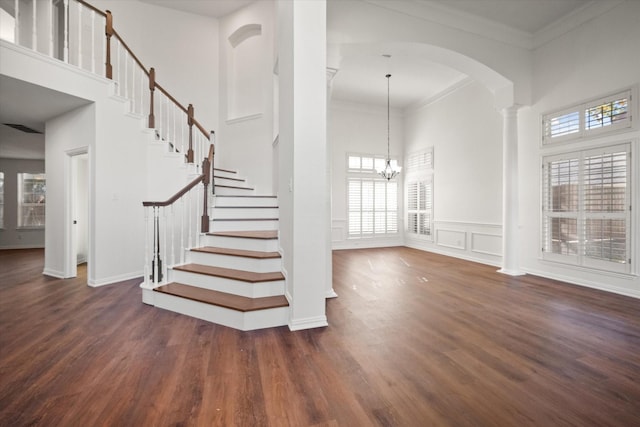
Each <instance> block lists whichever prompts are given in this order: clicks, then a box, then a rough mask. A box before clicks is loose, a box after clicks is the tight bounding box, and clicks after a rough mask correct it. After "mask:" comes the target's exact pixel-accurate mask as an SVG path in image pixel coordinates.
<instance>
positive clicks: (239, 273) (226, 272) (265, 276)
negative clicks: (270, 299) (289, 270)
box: [173, 264, 284, 283]
mask: <svg viewBox="0 0 640 427" xmlns="http://www.w3.org/2000/svg"><path fill="white" fill-rule="evenodd" d="M173 269H174V270H178V271H185V272H188V273H196V274H205V275H207V276H216V277H223V278H225V279H232V280H240V281H242V282H250V283H260V282H273V281H276V280H284V276H283V275H282V273H281V272H279V271H273V272H268V273H256V272H254V271H245V270H234V269H231V268H222V267H212V266H210V265H202V264H185V265H179V266H176V267H173Z"/></svg>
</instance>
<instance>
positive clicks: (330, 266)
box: [325, 67, 338, 298]
mask: <svg viewBox="0 0 640 427" xmlns="http://www.w3.org/2000/svg"><path fill="white" fill-rule="evenodd" d="M337 73H338V70H337V69H335V68H330V67H327V127H328V126H329V119H328V118H329V105H330V103H331V92H332V91H333V78H334V77H335V76H336V74H337ZM332 159H333V156H332V147H331V141H329V129H327V190H328V198H327V239H326V241H325V242H326V245H327V260H326V263H327V298H336V297H337V296H338V294H337V293H336V291H335V290H334V289H333V251H332V249H331V240H332V238H331V226H332V222H331V217H332V208H331V206H332V200H333V197H332V189H331V187H332V185H331V184H332V177H333V161H332Z"/></svg>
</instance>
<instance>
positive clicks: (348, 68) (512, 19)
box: [0, 0, 612, 158]
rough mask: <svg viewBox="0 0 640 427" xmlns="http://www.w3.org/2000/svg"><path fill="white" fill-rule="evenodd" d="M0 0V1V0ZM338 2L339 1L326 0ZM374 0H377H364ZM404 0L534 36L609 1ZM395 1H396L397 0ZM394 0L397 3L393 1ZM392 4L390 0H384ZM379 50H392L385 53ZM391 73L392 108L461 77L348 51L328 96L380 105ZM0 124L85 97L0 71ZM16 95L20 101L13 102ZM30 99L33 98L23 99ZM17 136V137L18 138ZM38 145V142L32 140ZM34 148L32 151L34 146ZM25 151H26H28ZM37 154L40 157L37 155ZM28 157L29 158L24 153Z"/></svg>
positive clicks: (220, 1)
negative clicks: (576, 12) (6, 75)
mask: <svg viewBox="0 0 640 427" xmlns="http://www.w3.org/2000/svg"><path fill="white" fill-rule="evenodd" d="M0 1H6V0H0ZM140 1H143V2H145V3H149V4H154V5H157V6H161V7H168V8H171V9H175V10H181V11H183V12H188V13H195V14H199V15H205V16H211V17H214V18H220V17H223V16H225V15H228V14H229V13H232V12H234V11H236V10H239V9H241V8H242V7H244V6H246V5H248V4H250V3H253V2H254V1H260V0H140ZM328 1H329V3H331V2H334V1H335V2H339V1H344V0H328ZM364 1H368V2H370V3H373V4H375V3H379V2H380V1H382V0H364ZM407 1H408V2H410V3H409V4H413V5H415V6H419V7H425V8H431V9H429V10H439V11H445V12H446V13H448V14H452V15H453V16H456V17H458V18H460V22H462V21H464V18H465V17H467V18H470V19H472V20H474V21H475V22H478V21H480V22H485V23H488V24H491V25H497V26H501V27H507V28H509V29H512V30H515V31H518V32H521V33H526V34H530V35H535V34H536V33H537V32H541V31H543V30H544V29H545V28H546V27H548V26H550V25H551V24H553V23H556V22H560V21H561V20H562V19H563V18H565V17H567V16H569V15H571V14H572V13H573V12H575V11H577V10H579V9H581V8H585V7H587V6H588V5H590V4H593V3H596V2H606V1H612V0H407ZM399 3H400V2H399ZM399 3H398V4H399ZM388 4H392V3H388ZM383 54H392V56H391V58H387V57H384V56H383ZM387 73H390V74H392V77H391V79H390V81H389V84H390V98H391V106H392V108H398V109H404V108H407V107H410V106H414V105H419V104H421V103H423V102H426V101H428V100H430V99H434V98H436V97H438V96H439V95H441V94H443V93H446V92H447V91H448V90H450V89H451V88H453V87H456V86H457V85H460V84H463V83H464V82H465V81H467V76H466V75H464V74H461V73H459V72H458V71H455V70H453V69H451V68H448V67H446V66H443V65H442V64H438V63H434V62H429V61H426V60H418V59H416V58H414V57H411V56H408V55H402V54H396V53H394V52H380V53H378V54H375V55H361V56H350V57H346V58H344V59H343V61H342V62H341V63H340V69H339V72H338V73H337V74H336V76H335V78H334V80H333V86H332V88H333V89H332V96H333V99H337V100H346V101H350V102H357V103H364V104H370V105H380V106H382V105H386V102H387V81H386V79H385V74H387ZM0 92H1V93H2V96H1V97H0V123H20V124H23V125H26V126H29V127H32V128H34V129H36V130H40V131H43V130H44V122H45V121H46V120H47V119H49V118H52V117H55V116H57V115H59V114H61V113H63V112H66V111H69V110H71V109H74V108H77V107H79V106H80V105H83V104H85V103H86V102H87V101H85V100H82V99H79V98H75V97H72V96H69V95H65V94H61V93H58V92H55V91H51V90H48V89H45V88H42V87H37V86H33V85H26V84H24V83H21V82H19V81H17V80H14V79H10V78H8V77H2V76H0ZM16 99H21V100H23V101H24V102H15V100H16ZM30 99H33V100H36V99H37V101H29V100H30ZM15 132H19V133H21V132H20V131H18V130H15V129H12V128H9V127H7V126H4V125H2V124H0V157H12V156H10V155H9V154H11V153H14V152H15V151H19V150H20V147H9V146H8V144H7V143H6V141H7V140H12V139H14V138H7V136H8V135H9V134H10V133H15ZM22 136H23V137H24V138H27V139H35V140H38V141H39V139H38V138H40V139H43V138H42V136H41V135H38V134H31V135H25V134H23V135H22ZM24 138H23V139H24ZM38 144H40V145H42V147H43V148H44V142H41V143H40V142H38ZM36 151H37V150H36ZM29 156H31V154H30V155H29ZM42 157H43V155H41V157H40V158H42ZM28 158H32V157H28Z"/></svg>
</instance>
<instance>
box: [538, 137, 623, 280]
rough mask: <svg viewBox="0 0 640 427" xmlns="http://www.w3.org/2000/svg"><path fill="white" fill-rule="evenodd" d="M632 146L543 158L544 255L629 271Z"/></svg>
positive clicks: (561, 260)
mask: <svg viewBox="0 0 640 427" xmlns="http://www.w3.org/2000/svg"><path fill="white" fill-rule="evenodd" d="M630 159H631V146H630V144H628V143H627V144H620V145H615V146H609V147H605V148H598V149H592V150H584V151H578V152H573V153H567V154H563V155H556V156H549V157H545V158H544V159H543V227H542V253H543V258H544V259H547V260H551V261H560V262H568V263H573V264H577V265H581V266H584V267H593V268H598V269H604V270H609V271H617V272H630V262H631V259H630V258H631V257H630V248H631V244H632V242H631V231H630V230H631V227H630V226H631V176H632V175H631V161H630Z"/></svg>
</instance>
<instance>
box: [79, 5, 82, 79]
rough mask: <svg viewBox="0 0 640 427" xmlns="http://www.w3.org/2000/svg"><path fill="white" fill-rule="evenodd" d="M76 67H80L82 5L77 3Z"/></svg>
mask: <svg viewBox="0 0 640 427" xmlns="http://www.w3.org/2000/svg"><path fill="white" fill-rule="evenodd" d="M78 67H80V68H83V67H82V3H78Z"/></svg>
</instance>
